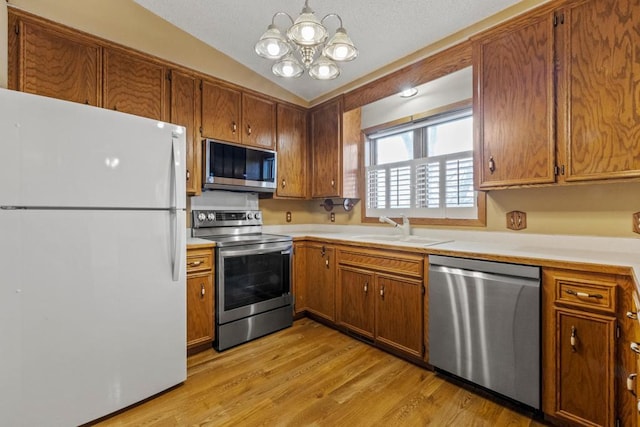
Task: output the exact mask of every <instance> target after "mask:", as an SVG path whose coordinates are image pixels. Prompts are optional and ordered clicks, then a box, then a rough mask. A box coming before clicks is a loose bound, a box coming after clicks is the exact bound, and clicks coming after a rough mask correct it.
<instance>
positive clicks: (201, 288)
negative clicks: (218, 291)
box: [200, 283, 205, 298]
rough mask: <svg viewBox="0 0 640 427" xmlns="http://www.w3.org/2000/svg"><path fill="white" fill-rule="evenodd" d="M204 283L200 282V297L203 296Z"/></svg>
mask: <svg viewBox="0 0 640 427" xmlns="http://www.w3.org/2000/svg"><path fill="white" fill-rule="evenodd" d="M204 294H205V292H204V283H202V284H200V298H204Z"/></svg>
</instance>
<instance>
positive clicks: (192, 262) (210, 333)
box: [187, 247, 215, 353]
mask: <svg viewBox="0 0 640 427" xmlns="http://www.w3.org/2000/svg"><path fill="white" fill-rule="evenodd" d="M213 302H214V294H213V249H212V248H210V247H209V248H188V249H187V351H189V352H190V353H194V352H197V351H199V350H204V349H208V348H210V347H211V345H212V344H213V339H214V333H215V329H214V312H213Z"/></svg>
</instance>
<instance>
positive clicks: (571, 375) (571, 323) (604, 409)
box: [554, 309, 615, 426]
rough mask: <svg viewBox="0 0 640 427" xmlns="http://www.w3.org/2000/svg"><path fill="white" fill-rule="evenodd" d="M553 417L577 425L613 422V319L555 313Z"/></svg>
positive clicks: (562, 312) (607, 424)
mask: <svg viewBox="0 0 640 427" xmlns="http://www.w3.org/2000/svg"><path fill="white" fill-rule="evenodd" d="M556 334H557V335H556V366H555V369H556V388H557V390H556V396H557V399H556V408H555V414H554V415H555V416H557V417H559V418H563V419H565V420H569V421H572V422H575V423H579V424H581V425H597V426H613V425H614V420H615V400H614V396H615V382H614V370H615V359H614V348H615V343H614V337H615V318H613V317H607V316H600V315H596V314H590V313H582V312H579V311H573V310H564V309H557V310H556Z"/></svg>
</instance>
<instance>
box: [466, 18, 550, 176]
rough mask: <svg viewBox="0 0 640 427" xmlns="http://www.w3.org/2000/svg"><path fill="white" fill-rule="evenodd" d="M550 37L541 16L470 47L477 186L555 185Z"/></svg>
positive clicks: (548, 28) (547, 23)
mask: <svg viewBox="0 0 640 427" xmlns="http://www.w3.org/2000/svg"><path fill="white" fill-rule="evenodd" d="M553 35H554V32H553V21H552V19H551V15H549V14H544V15H542V16H540V17H537V18H535V19H532V18H528V19H527V21H525V22H519V24H518V25H512V26H509V27H508V28H507V30H501V31H500V32H498V33H496V34H493V35H490V36H487V38H484V39H481V40H478V41H476V42H475V44H474V61H475V64H477V66H474V74H475V76H474V80H475V86H476V90H475V91H474V94H476V96H475V98H474V116H475V117H477V120H476V119H475V118H474V122H475V126H476V142H477V149H478V154H477V156H476V159H477V162H476V171H477V176H478V186H479V188H492V187H500V186H509V185H520V184H539V183H550V182H554V181H555V175H554V166H555V136H554V105H555V104H554V103H555V101H554V99H555V98H554V39H553ZM478 163H479V164H478Z"/></svg>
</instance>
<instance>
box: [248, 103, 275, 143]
mask: <svg viewBox="0 0 640 427" xmlns="http://www.w3.org/2000/svg"><path fill="white" fill-rule="evenodd" d="M242 143H243V144H244V145H252V146H254V147H260V148H268V149H270V150H273V149H275V147H276V103H275V102H273V101H271V100H269V99H266V98H262V97H259V96H255V95H250V94H248V93H243V94H242Z"/></svg>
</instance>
